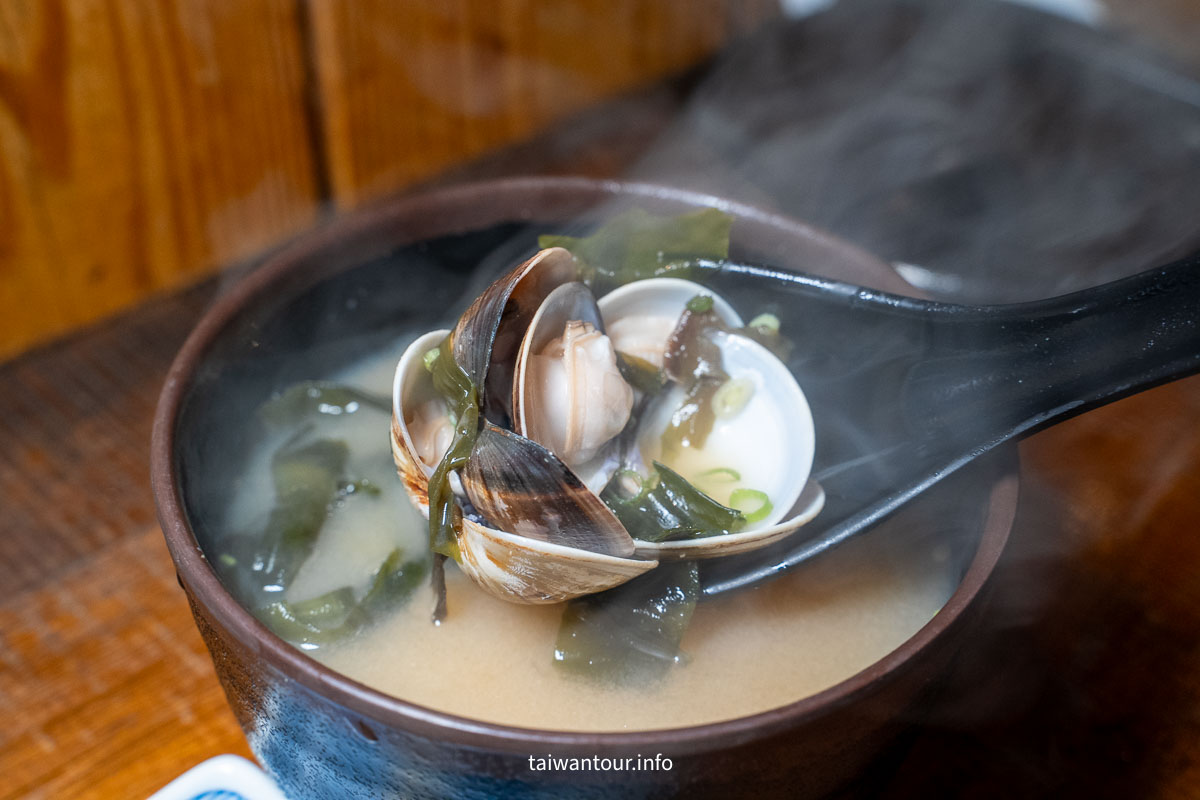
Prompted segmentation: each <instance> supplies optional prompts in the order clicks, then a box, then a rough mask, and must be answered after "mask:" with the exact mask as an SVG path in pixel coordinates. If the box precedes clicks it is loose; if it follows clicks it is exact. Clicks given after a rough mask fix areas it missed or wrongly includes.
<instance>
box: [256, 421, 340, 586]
mask: <svg viewBox="0 0 1200 800" xmlns="http://www.w3.org/2000/svg"><path fill="white" fill-rule="evenodd" d="M349 455H350V451H349V448H347V447H346V443H345V442H342V441H338V440H334V439H315V440H313V441H310V442H305V443H302V444H294V443H286V444H284V445H283V446H282V447H281V448H280V449H279V450H278V451H277V452H276V453H275V456H274V457H273V458H272V459H271V477H272V480H273V482H274V485H275V506H274V507H273V508H272V509H271V513H270V516H268V517H267V524H266V527H265V529H264V530H263V533H262V536H261V537H259V538H258V539H257V540H256V541H252V542H251V541H247V542H246V544H247V545H248V546H249V547H251V548H253V551H254V552H253V553H251V554H249V555H248V556H247V554H244V553H243V554H240V557H239V561H241V560H243V559H244V560H245V561H248V563H249V568H250V570H251V571H252V572H253V573H254V574H255V575H256V576H257V578H258V583H259V587H258V588H261V587H267V586H286V585H287V584H288V583H289V582H290V581H291V579H292V577H293V576H294V575H295V574H296V571H297V570H298V569H300V565H301V564H303V563H304V560H305V559H307V558H308V557H309V555H310V554H311V553H312V549H313V545H314V544H316V541H317V536H318V534H320V532H321V527H322V526H323V525H324V524H325V518H326V517H327V516H328V515H329V506H330V504H331V503H332V502H333V501H334V499H335V498H336V497H337V496H338V492H339V490H340V489H341V488H342V473H343V472H344V471H345V469H346V461H347V459H348V458H349ZM240 538H241V539H243V540H248V539H249V538H250V537H240Z"/></svg>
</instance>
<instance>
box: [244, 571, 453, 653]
mask: <svg viewBox="0 0 1200 800" xmlns="http://www.w3.org/2000/svg"><path fill="white" fill-rule="evenodd" d="M428 570H429V565H428V559H426V558H421V559H416V560H411V561H405V560H404V551H403V550H401V549H400V548H397V549H395V550H393V551H392V552H391V553H390V554H389V555H388V557H387V558H386V559H384V562H383V564H382V565H380V567H379V570H378V571H377V572H376V573H375V577H374V579H373V580H372V581H371V586H370V588H368V589H367V591H366V593H365V594H364V595H363V597H362V599H361V600H355V597H354V590H353V589H351V588H350V587H349V586H343V587H342V588H340V589H335V590H333V591H332V592H326V593H325V594H322V595H319V596H317V597H314V598H311V599H308V600H301V601H299V602H295V603H288V602H285V601H277V602H274V603H270V604H268V605H266V606H263V607H262V608H260V609H258V611H257V612H255V615H256V616H257V617H258V618H259V619H260V620H262V622H263V623H264V624H266V626H267V627H269V628H270V629H271V630H272V631H273V632H274V633H275V634H276V635H278V636H280V637H281V638H283V639H286V640H288V641H289V642H293V643H295V644H307V645H317V646H320V645H325V644H330V643H332V642H335V641H338V640H339V639H343V638H345V637H347V636H349V635H351V634H353V633H355V632H357V631H358V630H359V629H361V628H362V627H363V626H364V625H366V624H367V623H368V622H369V621H370V620H371V619H372V618H373V617H374V616H375V615H377V614H380V613H383V612H386V611H389V610H391V609H392V608H395V607H396V606H398V605H399V604H400V603H402V602H404V601H405V600H407V599H408V597H409V595H411V594H412V592H413V590H414V589H416V588H417V586H418V585H420V583H421V581H422V580H423V579H424V578H425V575H426V573H427V572H428Z"/></svg>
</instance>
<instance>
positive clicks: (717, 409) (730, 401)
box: [712, 378, 754, 419]
mask: <svg viewBox="0 0 1200 800" xmlns="http://www.w3.org/2000/svg"><path fill="white" fill-rule="evenodd" d="M753 396H754V382H753V381H751V380H750V379H749V378H733V379H731V380H727V381H725V383H723V384H721V388H720V389H717V391H716V392H715V393H714V394H713V397H712V409H713V413H714V414H716V416H717V419H729V418H730V417H732V416H735V415H736V414H737V413H738V412H740V411H741V410H742V409H743V408H745V407H746V403H749V402H750V398H751V397H753Z"/></svg>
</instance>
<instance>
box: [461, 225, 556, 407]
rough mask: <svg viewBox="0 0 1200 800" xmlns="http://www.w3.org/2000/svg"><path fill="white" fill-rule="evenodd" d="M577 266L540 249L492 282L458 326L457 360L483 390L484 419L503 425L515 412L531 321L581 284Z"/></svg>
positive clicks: (552, 248) (481, 391)
mask: <svg viewBox="0 0 1200 800" xmlns="http://www.w3.org/2000/svg"><path fill="white" fill-rule="evenodd" d="M578 278H579V265H578V264H577V263H576V261H575V258H574V256H572V255H571V254H570V253H569V252H568V251H566V250H564V249H563V248H561V247H551V248H547V249H545V250H539V251H538V252H537V254H536V255H534V256H533V258H530V259H529V260H528V261H526V262H524V263H522V264H519V265H517V266H516V267H514V268H513V269H512V270H510V271H509V272H508V273H507V274H506V275H504V276H503V277H501V278H500V279H499V280H497V281H495V282H494V283H492V284H491V285H490V286H489V287H488V288H487V289H486V290H485V291H484V292H483V294H481V295H480V296H479V297H477V298H476V299H475V302H474V303H472V304H471V306H470V307H469V308H468V309H467V310H466V312H465V313H463V315H462V316H461V317H460V318H459V320H458V324H457V325H455V327H454V339H453V348H454V360H455V361H457V362H458V364H459V366H461V367H462V368H463V369H464V370H465V371H466V373H467V375H468V376H470V378H471V380H472V382H474V384H475V385H476V386H478V387H479V391H480V402H481V404H482V408H483V415H484V416H485V417H486V418H487V419H489V420H491V421H492V422H494V423H496V424H498V425H500V424H504V422H505V421H506V420H507V418H508V417H509V416H510V415H511V411H512V408H511V406H512V395H511V392H512V388H511V387H512V375H513V373H512V371H513V365H514V363H515V361H516V355H517V349H518V348H519V347H520V346H521V339H522V337H523V336H524V335H525V330H526V328H528V326H529V321H530V320H531V319H533V315H534V314H535V313H536V312H537V310H538V308H540V307H541V305H542V301H544V300H545V299H546V297H547V295H549V294H550V292H552V291H554V289H556V288H558V287H559V286H561V285H562V284H564V283H567V282H569V281H574V280H578Z"/></svg>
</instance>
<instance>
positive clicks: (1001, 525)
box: [152, 178, 1016, 798]
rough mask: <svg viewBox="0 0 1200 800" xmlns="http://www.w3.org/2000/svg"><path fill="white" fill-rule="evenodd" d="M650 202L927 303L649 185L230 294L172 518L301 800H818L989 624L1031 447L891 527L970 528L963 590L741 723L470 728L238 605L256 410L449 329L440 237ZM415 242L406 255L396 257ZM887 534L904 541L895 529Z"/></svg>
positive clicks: (199, 381) (262, 278) (160, 484)
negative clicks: (974, 632) (860, 663)
mask: <svg viewBox="0 0 1200 800" xmlns="http://www.w3.org/2000/svg"><path fill="white" fill-rule="evenodd" d="M630 205H637V206H641V207H644V208H648V209H650V210H652V211H658V212H673V213H678V212H680V211H683V210H688V209H691V208H695V207H698V206H709V205H717V206H719V207H721V208H723V209H724V210H726V211H728V212H729V213H731V214H733V215H734V216H735V217H736V223H735V227H734V234H733V238H734V243H735V248H736V249H739V250H740V253H739V255H744V256H748V257H753V258H757V259H759V260H761V261H766V262H770V263H774V264H778V265H781V266H784V267H790V268H794V269H797V270H801V271H805V272H812V273H818V274H825V275H828V276H831V277H836V278H839V279H843V280H847V281H851V282H854V283H859V284H864V285H870V286H874V287H878V288H882V289H887V290H892V291H899V292H908V293H911V292H912V290H911V288H910V287H908V286H907V285H906V284H905V283H904V282H903V281H902V280H901V279H900V278H899V277H898V276H897V275H896V274H895V272H893V271H892V270H891V268H890V267H889V266H888V265H886V264H885V263H883V262H881V261H879V260H878V259H876V258H874V257H872V256H871V255H869V254H867V253H865V252H863V251H861V250H859V249H857V248H855V247H853V246H851V245H848V244H846V243H844V242H841V241H839V240H837V239H835V238H833V237H831V236H829V235H826V234H824V233H822V232H820V231H817V230H814V229H812V228H810V227H808V226H806V225H803V224H800V223H798V222H795V221H792V220H788V219H784V218H781V217H779V216H776V215H773V214H770V213H766V212H763V211H760V210H757V209H754V208H750V207H747V206H744V205H741V204H738V203H732V202H728V201H724V200H721V199H719V198H715V197H711V196H707V195H701V194H696V193H691V192H687V191H680V190H676V189H669V188H663V187H655V186H646V185H638V184H627V183H616V182H604V181H593V180H584V179H561V178H554V179H552V178H532V179H513V180H504V181H497V182H489V183H481V184H476V185H465V186H459V187H455V188H450V189H443V190H439V191H434V192H431V193H427V194H421V195H415V196H409V197H403V198H400V199H397V200H394V201H392V202H389V203H387V204H385V205H381V206H379V207H376V208H374V209H372V210H369V211H367V212H362V213H358V214H355V215H352V216H348V217H344V218H342V219H339V220H337V221H336V222H333V223H331V224H329V225H327V226H325V227H323V228H322V229H320V230H317V231H315V232H313V233H312V234H311V235H308V236H305V237H303V238H302V239H300V240H297V241H296V242H295V243H293V244H292V245H290V246H288V247H286V248H285V249H283V250H282V251H280V252H278V253H276V254H275V255H273V256H272V257H271V258H269V259H268V260H267V261H266V263H264V264H263V265H262V266H261V267H260V268H259V269H257V270H256V271H254V272H253V273H252V274H250V275H249V276H248V277H246V278H245V279H244V280H242V281H241V282H240V283H238V284H237V285H236V286H235V287H234V288H232V289H231V290H230V291H228V292H227V293H225V294H224V295H223V296H222V297H221V298H220V300H219V301H218V302H217V303H215V304H214V305H213V307H212V308H211V309H210V310H209V311H208V313H207V314H205V316H204V317H203V319H202V320H201V321H200V324H199V325H198V326H197V328H196V330H195V331H194V332H193V333H192V335H191V337H190V338H189V339H188V340H187V343H186V344H185V345H184V347H183V350H182V351H181V352H180V354H179V356H178V358H177V359H176V361H175V363H174V365H173V366H172V368H171V371H170V374H169V376H168V378H167V383H166V386H165V388H164V390H163V394H162V398H161V400H160V402H159V407H158V413H157V417H156V420H155V428H154V441H153V452H152V469H153V482H154V492H155V496H156V499H157V503H158V512H159V519H160V521H161V523H162V527H163V530H164V532H165V534H166V539H167V545H168V546H169V548H170V550H171V555H172V557H173V558H174V560H175V565H176V569H177V571H178V574H179V580H180V584H181V585H182V586H183V589H184V591H185V592H186V594H187V597H188V601H189V603H190V604H191V608H192V612H193V614H194V616H195V618H196V623H197V625H198V626H199V628H200V632H201V634H202V635H203V637H204V641H205V642H206V644H207V645H208V648H209V650H210V651H211V653H212V657H213V663H214V664H215V666H216V669H217V674H218V677H219V678H220V681H221V685H222V686H223V687H224V689H225V692H226V694H227V695H228V698H229V702H230V704H231V705H232V707H233V710H234V712H235V714H236V716H237V719H238V721H239V723H240V724H241V725H242V727H243V728H244V729H245V731H246V735H247V738H248V739H249V742H250V745H251V748H252V749H253V750H254V752H255V753H256V754H257V756H258V758H259V760H260V761H261V762H262V763H263V764H264V765H265V766H266V768H267V769H268V770H269V771H270V772H271V773H272V775H273V776H274V777H275V778H276V779H277V780H278V781H279V783H280V784H281V786H282V787H283V789H284V790H285V792H287V794H288V796H290V797H294V798H309V797H330V798H379V797H391V796H395V797H456V798H466V797H479V798H484V797H501V796H531V797H554V798H561V797H593V796H595V797H600V796H604V797H609V796H630V797H659V796H662V797H668V796H674V795H677V794H686V795H687V796H689V797H707V796H714V797H717V796H721V797H724V796H730V795H747V796H787V797H801V796H817V795H820V794H823V793H825V792H827V791H829V790H830V789H832V788H834V787H837V786H839V785H842V784H844V783H845V782H847V781H848V780H851V779H853V778H854V776H855V775H858V774H861V773H862V772H863V771H864V770H867V769H868V768H869V767H868V765H869V763H870V759H871V757H872V755H873V754H875V753H876V752H877V751H878V749H879V747H880V745H881V744H882V743H883V742H885V741H886V740H887V739H888V737H890V736H891V735H892V734H893V733H894V732H895V731H896V730H897V729H898V728H899V727H900V726H902V725H904V724H906V723H907V722H909V721H911V720H912V719H913V718H914V717H913V715H914V713H916V711H917V710H919V708H920V706H921V701H922V699H923V698H924V697H925V696H926V692H927V690H928V687H929V686H930V685H931V684H932V683H933V682H934V680H935V679H936V677H937V676H938V675H939V674H940V673H941V672H942V671H944V669H945V667H946V666H947V664H948V662H949V660H950V659H951V658H952V656H953V654H954V652H955V650H956V649H957V647H958V645H959V644H960V643H961V641H962V637H963V635H964V633H965V632H967V631H968V630H969V629H970V627H971V622H972V620H973V619H974V618H975V617H976V616H977V615H978V614H979V612H980V606H981V605H982V602H981V600H982V594H981V593H982V590H983V589H984V587H985V584H986V583H987V581H988V578H989V576H990V574H991V573H992V570H993V568H994V567H995V565H996V561H997V559H998V558H999V555H1000V552H1001V550H1002V549H1003V547H1004V544H1005V542H1006V540H1007V538H1008V532H1009V528H1010V526H1011V524H1012V520H1013V515H1014V511H1015V506H1016V478H1015V458H1014V455H1013V451H1012V450H1011V449H1010V450H1007V451H1004V452H1002V453H1000V454H998V455H997V456H996V457H994V458H992V459H989V460H987V461H985V462H984V463H983V464H980V465H976V466H973V467H972V468H971V469H968V470H964V472H963V474H960V475H959V476H956V477H955V478H953V479H952V482H953V484H954V485H951V486H943V487H941V488H940V489H939V490H937V491H935V492H932V493H931V494H930V495H929V496H927V497H926V498H923V499H922V501H920V503H918V504H917V507H916V508H915V509H914V510H913V511H910V512H906V513H907V514H908V516H907V517H906V518H901V519H900V520H897V521H894V522H891V523H888V524H889V525H891V526H892V527H893V528H894V527H896V526H897V525H899V526H903V525H921V524H926V522H927V521H928V520H933V519H936V520H938V522H939V524H940V525H942V527H943V528H945V527H946V526H947V525H952V526H954V527H955V530H956V534H955V535H956V541H957V542H958V543H959V545H960V546H959V547H957V548H956V550H955V552H956V553H957V555H956V558H957V559H958V561H957V563H956V564H954V565H953V567H952V568H953V569H954V570H956V573H955V576H956V577H957V576H961V579H960V580H959V582H958V587H957V589H956V590H955V591H954V593H953V595H952V596H951V597H950V599H949V601H948V602H947V604H946V605H945V607H944V608H943V609H942V611H941V612H940V613H938V614H937V615H936V616H935V617H934V618H933V620H932V621H930V622H929V623H928V624H927V625H925V626H924V627H923V628H922V629H921V630H920V631H919V632H918V633H917V634H915V635H914V636H913V637H912V638H910V639H909V640H908V641H906V642H905V643H904V644H903V645H902V646H900V647H899V648H898V649H896V650H895V651H893V652H892V653H891V654H889V655H888V656H887V657H885V658H883V659H882V660H880V661H878V662H877V663H875V664H873V665H872V666H870V667H869V668H867V669H865V670H863V671H862V672H859V673H858V674H856V675H853V676H852V677H850V678H848V679H847V680H844V681H843V682H841V683H839V684H837V685H835V686H833V687H831V688H829V689H827V690H825V691H823V692H820V693H819V694H816V695H814V696H811V697H808V698H806V699H804V700H801V701H799V702H795V703H791V704H789V705H785V706H782V707H780V708H776V709H774V710H771V711H768V712H765V713H760V714H755V715H753V716H748V717H743V718H740V719H733V720H729V721H725V722H718V723H713V724H707V725H698V726H693V727H688V728H679V729H672V730H655V731H645V732H633V733H571V732H562V731H550V730H530V729H521V728H513V727H506V726H504V725H497V724H492V723H487V722H480V721H476V720H471V719H466V718H463V717H458V716H454V715H450V714H445V713H442V712H439V711H435V710H431V709H429V708H424V707H421V706H417V705H414V704H412V703H408V702H405V701H404V700H402V699H398V698H395V697H391V696H387V695H384V694H381V693H379V692H376V691H374V690H372V689H370V688H368V687H366V686H364V685H362V684H359V683H357V682H355V681H353V680H350V679H349V678H346V677H343V676H342V675H340V674H337V673H335V672H333V671H331V670H329V669H327V668H325V667H323V666H322V665H320V664H319V663H317V662H316V661H314V660H312V659H310V658H308V657H307V656H305V655H304V654H303V653H302V652H301V651H300V650H298V649H296V648H294V647H292V646H290V645H289V644H287V643H286V642H284V641H282V640H281V639H279V638H277V637H276V636H275V635H274V634H272V633H271V632H270V631H268V630H267V629H266V628H265V627H264V626H263V625H262V624H260V623H259V622H258V621H257V620H256V619H255V618H254V617H253V616H252V615H251V614H249V613H247V612H246V610H245V609H243V608H242V607H241V606H240V605H238V603H237V602H236V601H235V600H234V598H233V597H232V596H231V595H230V593H229V592H228V591H227V590H226V588H225V587H224V586H223V585H222V583H221V581H220V579H219V578H218V576H217V573H216V572H214V570H213V568H212V566H211V565H210V564H209V562H208V561H207V560H206V558H205V549H204V548H205V545H206V543H207V541H208V539H209V537H210V536H211V535H212V529H213V526H214V525H215V522H214V520H215V518H216V514H217V512H218V510H219V509H221V508H222V507H223V505H224V504H225V503H226V502H227V501H228V497H229V494H230V491H231V487H232V486H233V483H234V482H235V481H236V480H237V474H236V470H231V469H230V468H229V464H231V463H236V457H232V458H231V454H236V453H237V451H238V447H239V446H240V444H241V443H242V442H244V440H245V439H246V438H247V435H246V431H245V425H246V424H247V422H246V420H247V419H249V418H251V417H253V414H252V413H251V412H252V410H253V408H254V407H255V406H256V405H257V404H258V403H259V402H260V401H261V400H262V399H264V398H265V397H266V396H268V395H269V394H270V392H271V391H273V390H276V389H278V388H281V387H283V386H286V385H288V384H290V383H292V382H294V381H296V380H300V379H304V378H308V377H311V376H313V375H314V374H321V373H322V372H324V371H326V370H328V367H329V365H330V363H340V362H339V360H341V359H350V358H353V357H355V356H356V355H361V354H364V353H366V352H369V351H370V349H371V348H372V347H375V346H378V344H379V343H380V342H382V341H386V340H387V339H389V338H391V337H395V336H396V335H397V334H398V332H403V331H405V330H418V331H419V330H428V329H430V328H433V327H435V326H438V325H440V324H441V323H444V322H445V321H446V318H447V315H448V314H449V313H451V312H453V311H455V310H456V309H452V308H451V306H452V305H453V304H454V303H455V302H456V301H457V300H458V295H459V293H460V292H461V289H462V287H461V285H460V286H453V285H448V284H453V283H454V282H453V281H452V280H448V279H447V278H446V276H445V275H441V274H439V273H437V271H436V270H437V268H436V265H434V264H433V261H432V260H431V259H429V258H428V257H427V256H428V253H430V252H432V251H427V249H425V246H424V245H423V244H421V243H423V242H428V241H430V240H436V241H437V242H439V243H440V244H439V245H438V247H441V248H442V250H441V251H439V252H442V253H443V254H444V253H446V252H450V253H453V254H455V257H456V258H461V259H468V260H470V259H475V258H478V257H479V256H481V255H482V254H484V253H486V252H488V250H489V249H494V248H495V247H496V245H497V243H498V242H501V241H504V242H509V241H510V240H511V238H512V236H514V235H515V236H517V237H518V239H520V237H521V236H524V239H521V242H523V244H520V246H525V247H527V246H528V245H529V244H530V243H531V241H532V239H531V237H532V233H531V231H533V230H534V229H535V228H539V227H542V228H544V227H545V225H547V224H556V223H564V222H568V221H571V220H576V219H579V218H584V217H587V216H588V215H592V216H593V217H594V216H597V215H598V216H603V215H605V214H606V213H609V212H611V211H612V210H614V209H616V208H620V207H624V206H630ZM530 223H534V224H533V225H532V226H530ZM481 232H485V233H481ZM513 247H515V245H511V244H508V245H505V246H504V247H502V248H501V249H502V250H503V251H504V252H502V253H500V254H498V255H494V256H493V260H494V261H495V265H496V266H498V265H500V264H501V263H502V262H503V261H505V260H506V259H512V258H515V257H516V256H517V255H519V254H518V253H517V252H516V250H514V249H512V248H513ZM402 248H407V249H404V250H403V252H404V253H405V254H406V255H405V256H404V258H403V259H399V260H397V259H398V257H397V255H396V254H397V252H398V251H399V250H401V249H402ZM505 248H508V249H507V250H505ZM505 253H507V255H505ZM423 254H425V255H423ZM423 259H425V260H423ZM947 498H953V499H952V500H950V499H947ZM922 508H924V509H925V511H924V512H922ZM922 513H925V514H926V518H925V520H926V521H925V522H923V521H922V520H921V517H920V515H921V514H922ZM914 515H915V516H914ZM948 520H949V522H948ZM870 535H871V536H880V537H884V536H886V530H885V529H881V530H878V531H876V532H873V533H871V534H870ZM881 541H882V539H881ZM774 666H775V667H776V668H786V665H774ZM548 753H553V754H554V755H557V756H567V757H570V756H580V757H586V756H600V757H623V756H637V755H639V754H640V755H650V756H653V755H655V754H662V755H663V756H665V757H667V758H670V759H671V761H672V769H671V770H669V771H657V772H601V771H597V772H537V771H532V770H531V769H530V767H529V756H531V755H538V756H542V755H545V754H548Z"/></svg>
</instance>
